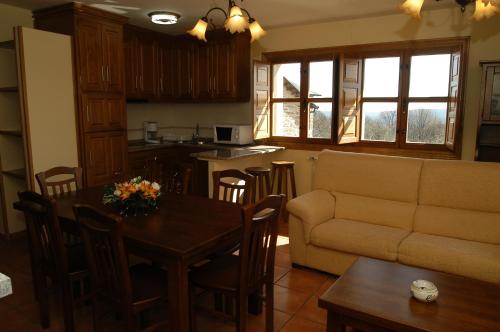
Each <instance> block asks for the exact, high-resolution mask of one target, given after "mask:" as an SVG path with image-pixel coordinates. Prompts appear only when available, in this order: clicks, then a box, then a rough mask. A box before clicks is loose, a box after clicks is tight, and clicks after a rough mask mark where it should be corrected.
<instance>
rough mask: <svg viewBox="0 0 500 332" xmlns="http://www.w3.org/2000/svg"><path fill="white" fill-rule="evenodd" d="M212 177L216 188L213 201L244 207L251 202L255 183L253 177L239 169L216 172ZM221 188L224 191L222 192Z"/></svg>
mask: <svg viewBox="0 0 500 332" xmlns="http://www.w3.org/2000/svg"><path fill="white" fill-rule="evenodd" d="M212 177H213V186H214V190H213V196H212V198H213V199H217V200H222V201H226V202H231V203H240V204H243V205H246V204H249V203H250V202H251V199H252V192H253V188H254V181H255V179H254V176H253V175H250V174H245V173H243V172H241V171H239V170H237V169H228V170H224V171H214V172H213V173H212ZM222 179H226V180H228V179H230V181H222ZM242 182H243V183H242ZM221 188H222V189H223V191H222V192H221Z"/></svg>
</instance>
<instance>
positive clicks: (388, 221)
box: [332, 192, 417, 231]
mask: <svg viewBox="0 0 500 332" xmlns="http://www.w3.org/2000/svg"><path fill="white" fill-rule="evenodd" d="M332 194H333V196H335V199H336V206H335V218H337V219H347V220H355V221H363V222H367V223H370V224H376V225H383V226H389V227H397V228H401V229H405V230H408V231H411V230H412V229H413V217H414V215H415V209H416V208H417V204H416V203H405V202H398V201H389V200H385V199H378V198H371V197H366V196H359V195H351V194H343V193H339V192H333V193H332Z"/></svg>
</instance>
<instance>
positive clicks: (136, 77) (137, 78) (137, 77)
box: [135, 75, 139, 89]
mask: <svg viewBox="0 0 500 332" xmlns="http://www.w3.org/2000/svg"><path fill="white" fill-rule="evenodd" d="M138 80H139V76H138V75H136V76H135V88H136V89H137V81H138Z"/></svg>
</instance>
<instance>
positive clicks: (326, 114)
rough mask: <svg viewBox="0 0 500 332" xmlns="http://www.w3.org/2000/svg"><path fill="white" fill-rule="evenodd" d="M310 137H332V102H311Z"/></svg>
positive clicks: (308, 132)
mask: <svg viewBox="0 0 500 332" xmlns="http://www.w3.org/2000/svg"><path fill="white" fill-rule="evenodd" d="M307 128H308V129H307V137H309V138H331V137H332V103H309V119H308V127H307Z"/></svg>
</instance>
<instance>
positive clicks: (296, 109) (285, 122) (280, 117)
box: [273, 103, 300, 137]
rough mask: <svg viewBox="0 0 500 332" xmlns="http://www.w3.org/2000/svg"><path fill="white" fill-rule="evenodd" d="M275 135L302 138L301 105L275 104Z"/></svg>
mask: <svg viewBox="0 0 500 332" xmlns="http://www.w3.org/2000/svg"><path fill="white" fill-rule="evenodd" d="M273 135H274V136H285V137H299V136H300V103H274V104H273Z"/></svg>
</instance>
